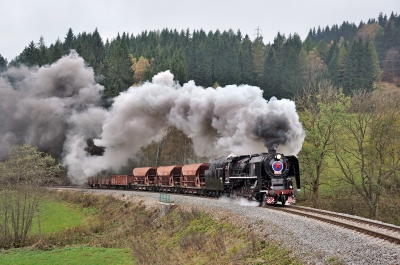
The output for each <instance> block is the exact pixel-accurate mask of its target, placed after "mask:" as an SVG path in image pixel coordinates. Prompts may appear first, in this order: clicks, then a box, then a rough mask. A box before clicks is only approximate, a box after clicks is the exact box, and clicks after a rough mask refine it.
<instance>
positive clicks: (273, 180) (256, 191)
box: [88, 150, 300, 205]
mask: <svg viewBox="0 0 400 265" xmlns="http://www.w3.org/2000/svg"><path fill="white" fill-rule="evenodd" d="M293 178H294V181H295V183H296V189H295V188H294V183H293ZM88 185H89V186H90V187H92V188H93V187H98V188H101V187H107V188H111V187H113V188H125V189H134V190H146V191H157V192H173V193H184V194H197V195H206V196H215V197H219V196H221V195H226V196H238V197H245V198H248V199H249V200H256V201H258V202H260V205H265V204H282V205H285V204H286V203H288V204H291V203H294V202H295V195H296V194H297V191H298V189H300V171H299V163H298V160H297V158H296V157H295V156H284V155H283V154H281V153H277V152H276V150H269V151H268V153H260V154H253V155H242V156H223V157H220V158H217V159H215V160H213V161H211V162H210V163H201V164H190V165H183V166H179V165H174V166H164V167H145V168H134V169H133V172H132V174H131V175H111V176H110V178H109V179H104V178H100V177H93V178H90V179H89V181H88Z"/></svg>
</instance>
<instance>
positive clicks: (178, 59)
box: [170, 49, 189, 85]
mask: <svg viewBox="0 0 400 265" xmlns="http://www.w3.org/2000/svg"><path fill="white" fill-rule="evenodd" d="M170 69H171V72H172V73H173V74H174V80H176V81H178V82H179V83H180V84H181V85H183V84H184V83H187V81H189V80H188V70H187V66H186V58H185V55H184V54H183V51H182V50H181V49H178V50H177V51H176V52H175V53H174V55H173V56H172V60H171V68H170Z"/></svg>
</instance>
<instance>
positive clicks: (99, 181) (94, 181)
mask: <svg viewBox="0 0 400 265" xmlns="http://www.w3.org/2000/svg"><path fill="white" fill-rule="evenodd" d="M88 185H89V186H90V187H91V188H103V187H106V188H109V187H110V185H111V180H110V178H109V177H107V176H94V177H90V178H89V179H88Z"/></svg>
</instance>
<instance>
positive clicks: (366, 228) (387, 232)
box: [266, 206, 400, 245]
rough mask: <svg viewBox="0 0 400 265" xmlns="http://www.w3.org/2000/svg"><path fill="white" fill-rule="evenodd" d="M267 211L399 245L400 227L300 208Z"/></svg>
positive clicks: (288, 207) (279, 208) (272, 208)
mask: <svg viewBox="0 0 400 265" xmlns="http://www.w3.org/2000/svg"><path fill="white" fill-rule="evenodd" d="M266 208H267V209H271V210H275V211H281V212H286V213H290V214H294V215H299V216H304V217H307V218H312V219H315V220H319V221H322V222H326V223H330V224H333V225H337V226H341V227H344V228H347V229H350V230H353V231H357V232H360V233H363V234H366V235H369V236H372V237H376V238H380V239H383V240H386V241H389V242H392V243H394V244H398V245H400V227H398V226H395V225H390V224H385V223H381V222H378V221H373V220H366V219H363V218H360V217H356V216H349V215H344V214H340V213H334V212H327V211H323V210H318V209H313V208H308V207H302V206H286V207H269V206H268V207H266Z"/></svg>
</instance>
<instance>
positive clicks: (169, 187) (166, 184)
mask: <svg viewBox="0 0 400 265" xmlns="http://www.w3.org/2000/svg"><path fill="white" fill-rule="evenodd" d="M182 167H183V166H176V165H175V166H165V167H159V168H157V178H158V186H159V189H160V190H162V191H175V190H177V189H179V188H180V186H181V178H182Z"/></svg>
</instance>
